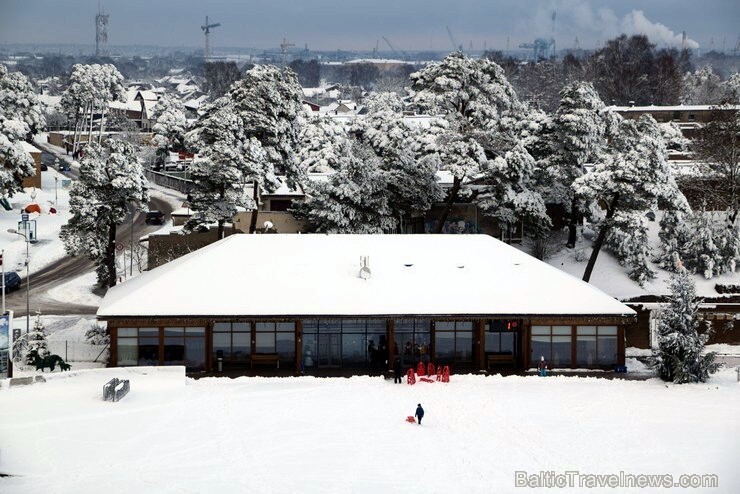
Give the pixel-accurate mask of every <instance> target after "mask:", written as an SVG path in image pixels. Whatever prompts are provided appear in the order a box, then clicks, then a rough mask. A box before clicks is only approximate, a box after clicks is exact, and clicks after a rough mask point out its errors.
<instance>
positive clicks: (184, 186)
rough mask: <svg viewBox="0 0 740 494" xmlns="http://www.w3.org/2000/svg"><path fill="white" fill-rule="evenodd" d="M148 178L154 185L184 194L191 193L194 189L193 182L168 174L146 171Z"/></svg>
mask: <svg viewBox="0 0 740 494" xmlns="http://www.w3.org/2000/svg"><path fill="white" fill-rule="evenodd" d="M146 178H147V180H149V181H150V182H152V183H154V184H157V185H161V186H162V187H167V188H168V189H173V190H176V191H178V192H182V193H183V194H187V193H188V192H190V189H191V188H192V187H193V181H192V180H189V179H186V178H180V177H176V176H174V175H169V174H167V173H162V172H155V171H154V170H146Z"/></svg>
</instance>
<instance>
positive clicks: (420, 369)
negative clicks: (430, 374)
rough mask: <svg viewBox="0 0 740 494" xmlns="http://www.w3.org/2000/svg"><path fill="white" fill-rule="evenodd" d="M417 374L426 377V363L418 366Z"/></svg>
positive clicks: (420, 363)
mask: <svg viewBox="0 0 740 494" xmlns="http://www.w3.org/2000/svg"><path fill="white" fill-rule="evenodd" d="M416 373H417V374H419V375H420V376H426V374H427V371H426V369H425V368H424V362H419V364H418V365H417V366H416Z"/></svg>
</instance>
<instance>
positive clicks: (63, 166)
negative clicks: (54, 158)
mask: <svg viewBox="0 0 740 494" xmlns="http://www.w3.org/2000/svg"><path fill="white" fill-rule="evenodd" d="M69 170H70V168H69V164H68V163H67V162H66V161H62V162H61V163H59V171H60V172H68V171H69Z"/></svg>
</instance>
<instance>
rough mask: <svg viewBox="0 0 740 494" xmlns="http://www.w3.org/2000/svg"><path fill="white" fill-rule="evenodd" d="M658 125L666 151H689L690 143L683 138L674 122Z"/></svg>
mask: <svg viewBox="0 0 740 494" xmlns="http://www.w3.org/2000/svg"><path fill="white" fill-rule="evenodd" d="M658 125H659V127H660V134H661V135H662V136H663V141H664V142H665V147H666V149H667V150H669V151H687V150H688V149H689V145H690V144H691V141H690V140H689V139H687V138H686V137H684V135H683V132H681V129H680V128H679V127H678V124H676V122H666V123H661V124H658Z"/></svg>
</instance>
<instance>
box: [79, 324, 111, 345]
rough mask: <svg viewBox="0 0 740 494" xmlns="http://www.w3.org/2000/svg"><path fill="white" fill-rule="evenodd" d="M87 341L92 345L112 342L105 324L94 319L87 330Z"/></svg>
mask: <svg viewBox="0 0 740 494" xmlns="http://www.w3.org/2000/svg"><path fill="white" fill-rule="evenodd" d="M85 341H87V342H88V343H90V344H91V345H108V344H109V343H110V334H109V333H108V328H107V327H106V326H105V324H103V323H101V322H99V321H94V322H93V323H91V324H90V329H88V330H87V331H85Z"/></svg>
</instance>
